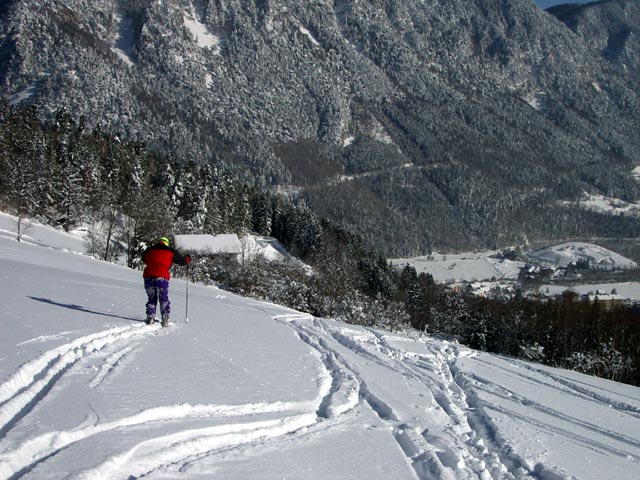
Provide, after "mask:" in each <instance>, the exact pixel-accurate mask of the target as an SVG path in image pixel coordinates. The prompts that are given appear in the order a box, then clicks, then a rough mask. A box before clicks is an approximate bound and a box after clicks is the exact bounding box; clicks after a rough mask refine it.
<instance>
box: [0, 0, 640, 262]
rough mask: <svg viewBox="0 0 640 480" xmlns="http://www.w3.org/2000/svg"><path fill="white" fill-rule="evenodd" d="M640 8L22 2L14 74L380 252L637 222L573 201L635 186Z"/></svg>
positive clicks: (13, 96)
mask: <svg viewBox="0 0 640 480" xmlns="http://www.w3.org/2000/svg"><path fill="white" fill-rule="evenodd" d="M638 10H639V7H638V2H637V1H635V0H611V1H605V2H600V3H597V4H593V5H589V6H588V7H584V8H583V9H582V10H577V11H573V12H569V13H567V17H566V18H564V17H562V16H560V18H561V19H562V20H563V21H566V22H567V23H566V24H565V23H563V21H560V20H559V19H558V18H556V17H555V16H554V15H552V14H550V13H547V12H545V11H543V10H541V9H539V8H538V7H536V6H535V5H534V4H533V3H532V2H531V1H530V0H447V1H435V0H426V1H422V0H369V1H361V0H351V1H347V0H336V1H325V0H316V1H308V2H295V1H293V0H254V1H244V0H229V1H224V2H222V1H219V0H193V1H192V0H171V1H169V0H137V1H124V0H121V1H112V0H92V1H87V0H64V1H63V0H43V1H40V2H32V1H28V0H13V1H9V2H5V6H4V7H0V15H2V23H1V28H2V31H1V33H0V42H1V43H0V77H1V80H0V81H1V82H2V91H3V94H5V95H6V96H7V97H8V98H9V100H10V102H11V103H13V104H15V105H20V104H24V103H32V104H34V105H35V106H36V108H37V110H38V112H39V113H40V115H41V116H42V117H46V116H47V115H49V114H52V113H53V112H56V111H58V110H59V109H60V108H61V107H63V108H67V109H68V110H69V111H70V112H72V114H73V115H74V116H77V117H78V118H80V117H81V116H82V117H83V120H82V121H83V124H84V125H86V126H87V127H88V128H95V127H100V128H101V129H103V130H106V131H109V132H111V133H115V134H118V135H119V136H120V137H122V138H124V139H127V140H134V141H139V142H145V143H146V144H147V145H149V147H150V148H152V149H154V150H156V151H160V152H163V153H165V154H172V155H175V156H176V157H177V158H179V159H181V160H184V161H188V160H193V161H196V162H199V163H217V164H224V165H225V168H226V167H228V166H233V167H234V169H235V170H236V172H237V174H238V175H240V176H242V177H243V178H244V179H245V180H250V181H252V182H254V183H255V184H257V185H260V186H264V187H273V188H275V187H279V188H280V189H281V190H284V191H286V192H290V194H291V195H295V196H299V197H301V198H303V199H304V200H305V201H306V203H307V204H308V205H309V206H311V207H312V208H313V209H314V210H315V211H316V212H318V213H319V214H320V215H324V216H326V217H329V218H330V219H333V220H336V221H339V222H340V223H341V224H342V225H343V226H345V227H347V228H349V229H351V230H353V231H355V232H356V233H358V234H360V235H362V237H363V238H364V239H365V240H366V241H367V243H368V244H369V245H374V244H375V245H376V247H379V248H381V249H382V250H383V252H384V253H385V254H394V255H400V254H401V255H408V254H412V253H423V252H426V251H428V250H429V249H431V248H438V249H459V248H469V247H475V246H497V245H504V244H509V243H513V242H519V241H524V240H525V239H535V238H562V237H566V236H575V235H580V236H587V235H598V236H637V235H638V234H640V222H638V220H637V219H633V218H621V217H608V216H604V215H602V214H598V213H595V212H590V211H585V210H580V209H579V208H578V207H577V206H573V205H572V203H571V202H574V201H577V200H579V199H580V198H582V196H583V195H584V194H585V192H589V193H598V194H602V195H606V196H609V197H615V198H619V199H621V200H625V201H636V200H637V199H638V197H639V196H640V185H639V184H638V183H637V182H636V180H635V179H634V178H633V177H632V175H631V171H632V170H633V168H634V167H636V166H637V165H638V164H639V163H640V138H639V136H638V135H637V130H638V125H640V108H639V101H638V92H640V88H639V87H640V85H639V83H640V81H639V80H638V75H637V61H638V60H637V59H638V58H640V57H639V55H638V54H639V53H640V52H638V43H637V36H636V35H635V34H634V33H633V32H635V31H637V25H638V23H637V18H638ZM620 12H623V13H620ZM572 19H573V20H572ZM625 25H626V27H625ZM625 28H627V29H628V31H629V34H628V35H626V36H625V35H622V34H621V33H620V32H623V31H624V29H625ZM592 31H596V32H597V34H594V33H593V32H592ZM603 42H604V43H603ZM605 43H606V46H605V47H604V48H602V45H604V44H605ZM634 62H635V63H634Z"/></svg>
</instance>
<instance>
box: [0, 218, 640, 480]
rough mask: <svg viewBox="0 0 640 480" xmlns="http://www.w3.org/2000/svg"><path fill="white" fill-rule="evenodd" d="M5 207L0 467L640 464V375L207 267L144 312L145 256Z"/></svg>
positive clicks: (447, 468) (16, 470) (477, 469)
mask: <svg viewBox="0 0 640 480" xmlns="http://www.w3.org/2000/svg"><path fill="white" fill-rule="evenodd" d="M7 222H8V217H6V216H2V217H0V296H1V297H0V298H1V304H2V307H3V308H2V309H1V310H0V327H1V328H2V335H1V336H0V478H37V479H42V478H52V479H53V478H55V479H60V478H83V479H92V478H100V479H104V478H106V479H109V478H117V479H126V478H136V477H141V476H146V477H145V478H163V479H164V478H221V479H247V478H259V479H275V478H278V479H283V478H287V479H311V480H314V479H322V480H327V479H340V480H343V479H377V478H389V479H416V478H418V479H432V478H436V479H440V478H442V479H464V478H482V479H488V478H540V479H564V478H580V479H604V478H610V479H614V478H615V479H633V478H639V477H640V389H639V388H636V387H631V386H627V385H622V384H618V383H614V382H610V381H605V380H600V379H596V378H592V377H588V376H585V375H581V374H577V373H573V372H568V371H563V370H558V369H553V368H547V367H542V366H540V365H536V364H530V363H526V362H522V361H519V360H514V359H511V358H505V357H498V356H495V355H489V354H484V353H479V352H476V351H473V350H470V349H468V348H465V347H462V346H459V345H456V344H453V343H447V342H441V341H436V340H434V339H432V338H430V337H428V336H426V335H422V334H419V333H417V332H406V333H388V332H383V331H378V330H374V329H370V328H363V327H357V326H352V325H346V324H342V323H337V322H333V321H329V320H323V319H317V318H312V317H310V316H308V315H305V314H302V313H298V312H295V311H292V310H289V309H286V308H283V307H279V306H276V305H272V304H269V303H265V302H258V301H255V300H250V299H245V298H241V297H237V296H234V295H231V294H228V293H226V292H223V291H221V290H218V289H215V288H211V287H203V286H198V285H190V287H189V300H190V304H189V319H190V322H189V323H188V324H184V323H183V322H182V320H183V318H184V311H185V282H184V281H183V280H179V279H174V280H172V284H171V297H172V300H173V315H172V317H173V323H172V325H171V326H170V327H169V328H167V329H162V328H161V327H159V326H157V325H154V326H146V325H145V324H144V322H142V319H143V317H144V302H145V295H144V292H143V289H142V281H141V275H140V272H137V271H132V270H129V269H127V268H125V267H122V266H117V265H111V264H106V263H102V262H99V261H97V260H94V259H91V258H88V257H85V256H83V255H79V254H77V253H71V252H70V251H67V250H71V251H77V244H78V243H77V242H78V239H77V238H76V237H73V236H68V235H65V234H61V233H58V232H53V231H51V230H48V229H44V228H43V229H42V230H40V228H38V229H36V228H34V229H32V230H33V232H30V233H31V237H32V238H31V239H29V238H27V239H26V240H28V241H25V242H23V243H18V242H16V241H15V239H14V238H13V236H11V235H10V233H9V232H8V231H9V230H11V228H10V225H8V224H7ZM42 245H50V246H52V247H54V248H47V247H44V246H42ZM74 245H75V246H76V247H74ZM65 249H66V250H65Z"/></svg>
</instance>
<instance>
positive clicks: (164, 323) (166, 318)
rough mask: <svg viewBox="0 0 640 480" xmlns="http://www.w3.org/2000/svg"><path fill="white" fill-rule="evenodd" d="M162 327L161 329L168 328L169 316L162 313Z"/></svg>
mask: <svg viewBox="0 0 640 480" xmlns="http://www.w3.org/2000/svg"><path fill="white" fill-rule="evenodd" d="M162 326H163V327H168V326H169V314H168V313H163V314H162Z"/></svg>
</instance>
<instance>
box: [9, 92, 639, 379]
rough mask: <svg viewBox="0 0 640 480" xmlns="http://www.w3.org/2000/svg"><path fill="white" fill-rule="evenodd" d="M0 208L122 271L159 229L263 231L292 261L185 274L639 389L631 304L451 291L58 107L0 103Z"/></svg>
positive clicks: (309, 219) (277, 197)
mask: <svg viewBox="0 0 640 480" xmlns="http://www.w3.org/2000/svg"><path fill="white" fill-rule="evenodd" d="M0 208H1V209H2V210H5V211H8V212H11V213H14V214H16V215H17V216H18V219H19V220H18V222H19V225H20V224H21V223H22V219H24V218H27V217H31V218H37V219H38V220H40V221H42V222H44V223H48V224H51V225H55V226H58V227H59V228H62V229H65V230H69V229H71V228H74V227H77V226H81V225H84V226H88V228H89V230H88V233H87V250H88V252H89V253H90V254H92V255H94V256H96V257H98V258H102V259H104V260H108V261H114V260H116V259H117V258H126V260H127V263H128V265H129V266H130V267H132V268H138V267H139V264H140V252H141V249H142V248H144V245H145V244H146V243H148V242H151V241H154V240H155V239H157V238H158V237H159V236H160V235H166V234H168V232H171V233H173V234H178V233H212V234H215V233H223V232H224V233H228V232H235V233H238V234H239V235H244V234H246V233H248V232H255V233H258V234H261V235H271V236H273V237H275V238H277V239H278V240H279V241H280V242H281V243H282V244H283V245H284V246H285V247H287V248H288V249H289V251H290V252H292V253H293V254H294V255H296V256H297V257H298V258H299V259H301V260H302V261H303V262H304V264H302V263H300V262H294V261H286V262H273V261H267V260H265V259H263V258H254V259H250V260H247V261H246V262H245V261H243V262H237V261H235V260H229V259H226V258H219V257H218V258H216V257H207V256H200V257H196V260H195V261H194V263H193V268H192V272H191V275H192V276H193V279H194V280H195V281H199V282H203V283H215V284H217V285H220V286H221V287H222V288H227V289H229V290H232V291H235V292H239V293H242V294H245V295H251V296H255V297H258V298H264V299H269V300H272V301H274V302H277V303H280V304H284V305H287V306H290V307H292V308H296V309H298V310H301V311H305V312H309V313H311V314H313V315H316V316H320V317H330V318H336V319H340V320H344V321H347V322H351V323H357V324H363V325H368V326H374V327H380V328H387V329H404V328H416V329H418V330H421V331H426V332H428V333H431V334H434V335H440V336H442V337H444V338H446V339H450V340H455V341H460V342H462V343H464V344H466V345H469V346H471V347H473V348H478V349H481V350H486V351H490V352H495V353H501V354H505V355H510V356H515V357H521V358H525V359H528V360H533V361H537V362H542V363H546V364H549V365H556V366H562V367H567V368H572V369H575V370H578V371H582V372H585V373H590V374H595V375H600V376H604V377H607V378H611V379H614V380H618V381H623V382H629V383H633V384H636V385H640V352H639V351H638V348H637V345H638V344H639V342H640V310H639V309H638V308H637V307H635V306H625V305H611V306H603V305H602V304H599V303H597V302H590V301H588V300H584V299H580V298H578V297H577V296H575V295H571V294H567V295H565V296H564V297H562V298H558V299H555V300H548V299H546V300H540V299H530V298H524V297H522V296H518V297H517V298H514V299H512V300H511V301H501V300H489V299H483V298H476V297H473V296H466V295H462V294H454V293H452V292H450V291H448V290H447V289H446V288H445V287H444V286H442V285H438V284H436V283H435V282H434V281H433V278H432V277H431V276H429V275H426V274H419V275H418V274H417V273H416V271H415V269H414V268H413V267H410V266H406V267H404V268H401V269H398V268H396V267H393V266H391V265H390V264H389V263H388V262H387V261H386V260H385V259H384V258H383V257H381V256H380V255H379V254H377V253H376V252H374V251H372V250H371V249H369V248H367V247H366V246H365V243H364V242H363V241H362V239H361V238H360V237H358V236H357V235H355V234H353V233H351V232H348V231H347V230H345V229H344V228H341V227H338V226H336V225H335V224H333V223H332V222H331V221H329V220H327V219H326V218H322V217H319V216H318V215H317V214H316V213H315V212H313V211H312V210H311V209H310V208H309V207H308V206H307V205H305V203H304V202H303V201H301V200H300V199H298V200H295V199H294V198H292V197H291V196H283V195H281V194H277V193H273V192H269V191H266V190H260V189H257V188H255V187H250V186H248V185H246V184H244V183H243V182H241V181H240V180H238V179H237V178H235V177H234V176H233V175H231V174H229V173H228V172H224V171H222V170H220V169H219V168H217V167H216V165H195V164H189V163H182V162H178V161H176V160H175V159H173V158H171V157H163V156H158V155H157V154H153V153H151V152H150V151H149V150H148V149H147V148H145V146H144V145H143V144H140V143H135V142H123V141H121V140H120V139H119V138H117V137H116V136H113V135H108V134H106V133H104V132H101V131H99V130H97V129H94V130H88V129H85V127H84V126H83V122H82V120H80V121H78V122H76V121H74V119H73V117H72V116H71V115H70V114H69V112H66V111H59V112H58V113H57V114H56V115H55V121H53V122H49V123H45V124H43V123H41V122H40V121H39V120H38V118H37V115H36V112H35V111H34V109H33V108H22V109H17V108H13V107H10V106H9V105H8V104H7V103H6V102H2V103H0ZM21 228H22V229H21ZM21 228H19V232H22V233H24V227H21ZM19 235H20V233H19ZM305 264H306V266H305ZM308 267H311V268H310V269H309V268H308Z"/></svg>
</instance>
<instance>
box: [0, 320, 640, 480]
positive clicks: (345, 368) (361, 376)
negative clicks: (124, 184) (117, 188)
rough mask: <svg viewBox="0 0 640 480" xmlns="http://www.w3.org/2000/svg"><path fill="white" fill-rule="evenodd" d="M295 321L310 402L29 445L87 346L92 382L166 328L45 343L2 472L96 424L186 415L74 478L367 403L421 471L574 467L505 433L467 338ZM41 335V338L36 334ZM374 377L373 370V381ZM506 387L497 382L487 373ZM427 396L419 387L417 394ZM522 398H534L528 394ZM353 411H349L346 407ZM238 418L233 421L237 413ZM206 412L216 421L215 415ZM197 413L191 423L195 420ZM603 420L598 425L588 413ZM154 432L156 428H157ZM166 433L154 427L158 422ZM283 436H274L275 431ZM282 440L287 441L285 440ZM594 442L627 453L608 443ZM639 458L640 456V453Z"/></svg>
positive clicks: (268, 440)
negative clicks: (519, 445)
mask: <svg viewBox="0 0 640 480" xmlns="http://www.w3.org/2000/svg"><path fill="white" fill-rule="evenodd" d="M272 318H273V319H274V320H275V321H277V322H279V323H281V324H283V325H287V326H288V327H289V328H291V329H292V331H293V332H294V333H295V335H297V337H298V338H299V339H300V340H301V341H303V342H305V344H306V345H308V347H309V349H310V352H311V353H312V354H313V355H314V356H315V357H316V358H317V361H318V373H317V379H316V381H317V382H316V383H317V388H318V393H317V397H316V399H315V400H312V401H306V402H302V401H301V402H271V403H255V404H241V405H189V404H178V405H167V406H159V407H155V408H151V409H148V410H143V411H141V412H138V413H135V414H133V415H130V416H127V417H124V418H119V419H116V420H112V421H107V422H100V419H99V418H98V415H97V414H94V415H92V416H90V417H89V418H88V419H87V420H86V421H85V422H83V423H82V424H81V425H79V426H78V427H76V428H75V429H72V430H68V431H51V432H47V433H44V434H40V435H37V436H33V437H31V438H28V439H27V440H26V441H24V442H22V443H21V444H20V445H17V446H15V445H9V446H4V447H3V443H9V442H4V440H5V437H6V436H7V434H8V432H10V431H11V430H12V429H13V428H14V427H15V426H16V424H18V423H19V422H20V421H21V419H23V418H24V417H26V416H27V415H29V414H30V413H31V412H32V411H33V410H34V408H36V407H37V405H38V403H39V402H40V401H41V400H42V399H44V398H45V397H46V396H47V394H48V392H49V391H50V390H51V389H52V388H53V386H54V385H55V384H56V382H58V381H59V379H60V378H61V377H63V376H64V375H65V374H66V373H67V372H68V371H69V370H71V369H73V367H74V365H76V363H77V362H78V361H79V360H80V359H82V358H84V357H88V356H92V355H102V356H104V357H105V360H104V363H103V366H102V367H101V368H100V369H97V368H96V370H97V371H96V372H95V375H94V378H93V380H92V381H91V382H90V383H89V387H90V388H99V387H100V385H101V384H102V383H103V382H104V381H105V379H106V378H107V377H108V376H109V375H110V374H111V373H112V372H113V371H114V370H115V369H117V368H118V365H119V364H120V363H121V362H123V360H124V359H125V358H126V356H127V355H128V354H129V353H131V352H132V351H133V350H135V349H136V348H138V347H139V344H140V337H141V336H143V335H151V334H160V332H158V330H160V331H161V329H160V327H158V326H150V327H149V326H145V325H135V326H126V327H114V328H110V329H107V330H104V331H101V332H98V333H95V334H92V335H88V336H84V337H81V338H78V339H76V340H73V341H71V342H69V343H67V344H65V345H61V346H59V347H57V348H54V349H51V350H48V351H45V352H44V353H43V354H41V355H40V356H38V357H37V358H35V359H33V360H31V361H28V362H26V363H24V364H23V365H21V366H20V367H19V368H18V369H16V371H15V372H14V373H13V374H12V375H11V376H10V377H9V378H7V379H6V380H5V381H4V383H2V384H1V385H0V447H2V448H3V449H2V450H1V451H2V453H0V478H7V479H17V478H21V477H23V476H25V475H27V474H28V473H30V472H31V471H33V469H35V468H36V467H37V466H39V465H40V464H41V463H45V462H46V461H47V460H48V459H49V458H51V457H52V456H54V455H56V454H57V453H58V452H60V451H62V450H63V449H65V448H67V447H69V446H71V445H73V444H75V443H77V442H82V441H83V440H86V439H89V438H91V437H93V436H95V435H99V434H103V433H106V432H110V431H116V430H119V429H126V428H129V427H132V426H152V425H157V424H159V423H165V424H167V423H173V424H175V425H177V427H176V428H178V430H177V431H174V433H169V434H168V433H166V432H165V433H163V434H161V435H159V436H150V437H148V438H144V439H142V440H141V441H139V443H137V444H135V445H133V446H132V447H129V448H128V449H126V450H124V451H121V452H120V453H117V454H114V455H113V456H110V457H106V458H104V460H103V461H102V463H100V464H98V465H95V466H94V467H92V468H90V469H87V470H85V471H82V472H76V473H74V478H81V479H109V478H114V479H118V478H138V477H141V476H146V475H151V474H154V473H155V474H156V475H160V476H161V475H162V474H163V473H167V472H171V471H172V472H183V473H184V472H188V470H189V467H190V466H191V465H192V464H196V463H197V462H198V461H199V460H201V459H203V458H206V457H212V456H215V455H217V454H220V453H222V452H227V451H229V450H233V449H241V450H245V449H247V450H248V449H263V448H267V447H269V446H272V443H273V445H279V444H282V443H284V442H287V441H291V439H295V438H297V437H300V436H303V435H304V436H306V435H316V434H320V433H321V432H322V431H323V430H325V429H330V428H333V427H334V426H340V424H341V422H344V421H345V419H347V418H349V419H351V418H353V416H354V415H357V413H358V411H360V410H362V409H370V410H371V411H373V412H374V413H375V415H376V416H377V417H378V418H379V419H380V422H381V423H382V424H383V425H386V426H387V427H388V429H389V432H390V433H389V434H390V435H392V437H393V440H394V441H395V442H397V445H398V448H399V449H400V450H401V451H402V452H403V453H404V455H405V456H406V457H407V462H408V463H409V464H410V465H411V466H412V467H413V471H414V472H415V476H416V477H417V478H418V479H419V480H427V479H432V478H437V479H445V480H448V479H452V480H454V479H455V480H460V479H472V478H473V479H476V478H478V479H482V480H487V479H521V478H539V479H567V478H569V477H566V476H565V475H562V474H561V473H559V472H556V471H555V470H552V469H547V468H545V467H544V466H543V465H540V464H538V465H531V464H530V463H529V462H527V461H526V460H524V459H523V458H521V457H520V456H519V455H518V453H517V452H515V451H514V450H513V449H512V448H511V447H510V446H509V445H508V443H507V442H506V441H505V439H503V438H501V437H500V433H499V431H498V429H497V427H496V425H494V423H493V421H492V419H491V417H490V415H489V414H488V413H487V410H489V409H493V410H496V411H497V410H498V409H499V408H500V407H499V406H498V405H490V404H483V402H482V401H481V400H480V399H479V397H478V393H477V392H478V391H481V390H482V389H483V387H484V386H486V387H487V388H489V385H488V384H489V382H488V381H485V380H484V379H482V378H480V377H479V376H476V375H473V374H470V373H466V372H465V373H462V372H460V371H458V368H457V366H456V362H457V361H458V360H459V359H460V358H462V357H465V356H469V355H475V353H473V352H472V351H470V350H467V349H462V348H459V347H457V346H456V345H451V344H447V343H439V342H430V341H427V337H425V336H419V335H417V334H416V337H415V339H414V342H415V344H416V345H418V346H419V348H418V352H419V353H415V352H412V351H405V350H404V349H401V348H397V347H395V346H394V341H396V342H399V341H409V340H407V338H408V337H406V336H405V337H403V340H401V339H400V337H394V335H393V334H387V333H384V334H383V333H381V332H378V331H376V330H374V329H368V328H363V327H353V328H352V327H349V326H345V325H340V324H337V323H333V322H326V321H323V320H319V319H315V318H312V317H310V316H308V315H304V314H286V315H277V316H273V317H272ZM34 341H37V339H36V340H34ZM520 367H523V368H525V369H529V370H534V371H535V373H536V374H537V375H538V377H539V378H543V379H547V380H548V381H549V382H553V384H554V385H555V386H556V388H561V389H566V390H570V391H571V392H572V394H574V395H582V396H587V397H589V398H590V399H591V400H593V401H596V402H602V403H606V404H608V405H611V406H612V407H615V408H616V409H617V410H619V411H620V412H622V413H624V414H628V415H632V416H637V415H638V414H640V412H639V411H638V409H637V408H636V407H633V406H632V405H627V404H623V403H620V402H617V403H616V402H613V401H611V400H610V399H608V398H606V397H605V396H604V395H600V394H596V393H594V392H593V391H592V390H589V389H588V388H583V387H581V386H580V385H579V384H578V383H577V382H570V381H568V380H566V379H564V378H561V377H557V376H555V375H553V374H552V373H549V372H548V371H546V370H542V369H536V368H535V367H533V366H530V365H528V364H525V363H522V364H521V365H520ZM371 369H377V370H376V371H378V372H384V376H389V378H391V377H393V378H396V379H399V380H402V381H405V382H412V385H416V386H418V387H420V388H421V390H420V391H421V392H422V393H421V394H420V395H419V397H420V400H419V402H420V404H418V405H415V408H416V409H418V411H419V412H420V413H419V414H412V415H409V414H408V413H407V412H406V408H405V407H403V405H402V404H400V403H396V402H395V400H394V398H393V395H392V393H390V391H389V390H385V389H384V388H381V386H380V385H379V384H375V383H374V382H375V381H376V380H375V376H374V375H368V374H367V373H366V372H371V371H372V370H371ZM366 380H370V383H371V385H369V384H368V383H367V381H366ZM490 388H491V392H492V393H493V394H494V395H495V394H500V390H499V387H496V385H494V384H491V385H490ZM503 394H504V395H505V396H508V397H509V398H512V399H513V398H515V399H518V398H520V397H519V396H518V394H517V392H511V391H504V392H503ZM416 398H418V397H416ZM520 400H521V402H522V403H523V404H524V402H528V404H527V405H531V401H530V400H527V399H526V398H524V397H522V398H520ZM531 406H532V408H537V409H539V410H540V411H543V410H544V413H545V414H548V415H554V414H555V412H553V411H551V410H550V409H549V408H547V407H544V406H542V405H535V404H534V405H531ZM345 416H348V417H345ZM234 418H235V419H237V420H236V421H233V419H234ZM194 419H198V420H201V421H202V423H200V424H199V425H202V427H201V428H190V429H179V428H180V425H181V424H179V423H178V422H184V421H186V420H194ZM207 422H209V423H207ZM191 425H193V423H192V424H191ZM584 426H585V427H588V428H592V429H596V428H598V427H597V426H595V425H591V424H589V425H584ZM601 433H603V434H604V435H609V436H615V438H616V440H618V441H620V442H627V443H629V444H633V445H635V444H636V442H635V440H633V439H632V438H627V437H625V436H623V435H620V434H616V433H614V432H609V431H604V430H603V431H602V432H601ZM150 435H153V434H150ZM156 435H157V433H156ZM274 442H275V443H274ZM280 446H281V445H280ZM593 448H599V449H602V450H607V452H608V453H610V454H611V453H613V454H620V455H623V454H624V452H617V451H613V450H612V449H611V448H609V447H607V446H605V445H597V444H594V445H593ZM633 460H634V461H637V462H638V463H640V458H634V459H633Z"/></svg>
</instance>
